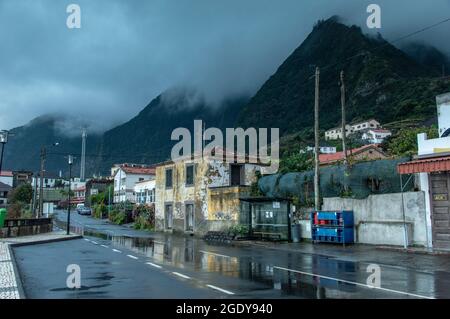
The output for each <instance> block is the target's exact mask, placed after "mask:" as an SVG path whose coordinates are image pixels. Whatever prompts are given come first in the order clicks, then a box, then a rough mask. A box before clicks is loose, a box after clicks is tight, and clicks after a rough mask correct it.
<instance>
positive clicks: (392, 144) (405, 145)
mask: <svg viewBox="0 0 450 319" xmlns="http://www.w3.org/2000/svg"><path fill="white" fill-rule="evenodd" d="M420 133H426V134H427V135H428V138H436V137H438V129H437V127H436V126H431V127H416V128H405V129H401V130H399V131H398V132H397V133H396V134H395V135H392V136H390V137H389V138H387V139H386V140H385V141H384V142H383V144H382V145H381V147H382V149H383V150H384V151H385V152H387V153H389V154H391V155H394V156H412V155H415V154H417V149H418V146H417V134H420Z"/></svg>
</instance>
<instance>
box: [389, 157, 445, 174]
mask: <svg viewBox="0 0 450 319" xmlns="http://www.w3.org/2000/svg"><path fill="white" fill-rule="evenodd" d="M397 171H398V172H399V174H415V173H433V172H445V171H450V156H443V157H434V158H429V159H423V160H416V161H412V162H407V163H402V164H399V165H398V166H397Z"/></svg>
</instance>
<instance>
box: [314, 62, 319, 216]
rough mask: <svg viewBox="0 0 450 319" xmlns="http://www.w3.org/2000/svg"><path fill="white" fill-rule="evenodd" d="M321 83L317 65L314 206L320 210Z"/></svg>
mask: <svg viewBox="0 0 450 319" xmlns="http://www.w3.org/2000/svg"><path fill="white" fill-rule="evenodd" d="M319 85H320V69H319V68H318V67H316V90H315V98H314V140H315V151H314V163H315V169H314V207H315V210H316V211H318V210H319V209H320V182H319V164H320V163H319Z"/></svg>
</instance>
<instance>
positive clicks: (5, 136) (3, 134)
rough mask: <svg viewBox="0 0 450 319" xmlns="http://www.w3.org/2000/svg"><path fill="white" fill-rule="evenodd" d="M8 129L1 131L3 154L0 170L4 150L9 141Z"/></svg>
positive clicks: (0, 167) (0, 159)
mask: <svg viewBox="0 0 450 319" xmlns="http://www.w3.org/2000/svg"><path fill="white" fill-rule="evenodd" d="M8 134H9V132H8V131H0V143H2V154H1V155H0V172H1V171H2V165H3V151H4V150H5V144H6V143H8Z"/></svg>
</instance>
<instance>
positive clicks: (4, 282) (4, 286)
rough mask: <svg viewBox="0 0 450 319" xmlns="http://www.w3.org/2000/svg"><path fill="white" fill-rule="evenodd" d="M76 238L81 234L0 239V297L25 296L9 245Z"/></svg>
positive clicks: (19, 297)
mask: <svg viewBox="0 0 450 319" xmlns="http://www.w3.org/2000/svg"><path fill="white" fill-rule="evenodd" d="M76 238H81V236H79V235H69V236H68V235H66V233H65V232H52V233H47V234H39V235H33V236H24V237H14V238H2V239H0V299H23V298H25V294H24V293H23V289H22V284H21V280H20V277H19V273H18V271H17V267H16V264H15V261H14V255H13V252H12V250H11V246H22V245H33V244H42V243H48V242H54V241H63V240H71V239H76Z"/></svg>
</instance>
